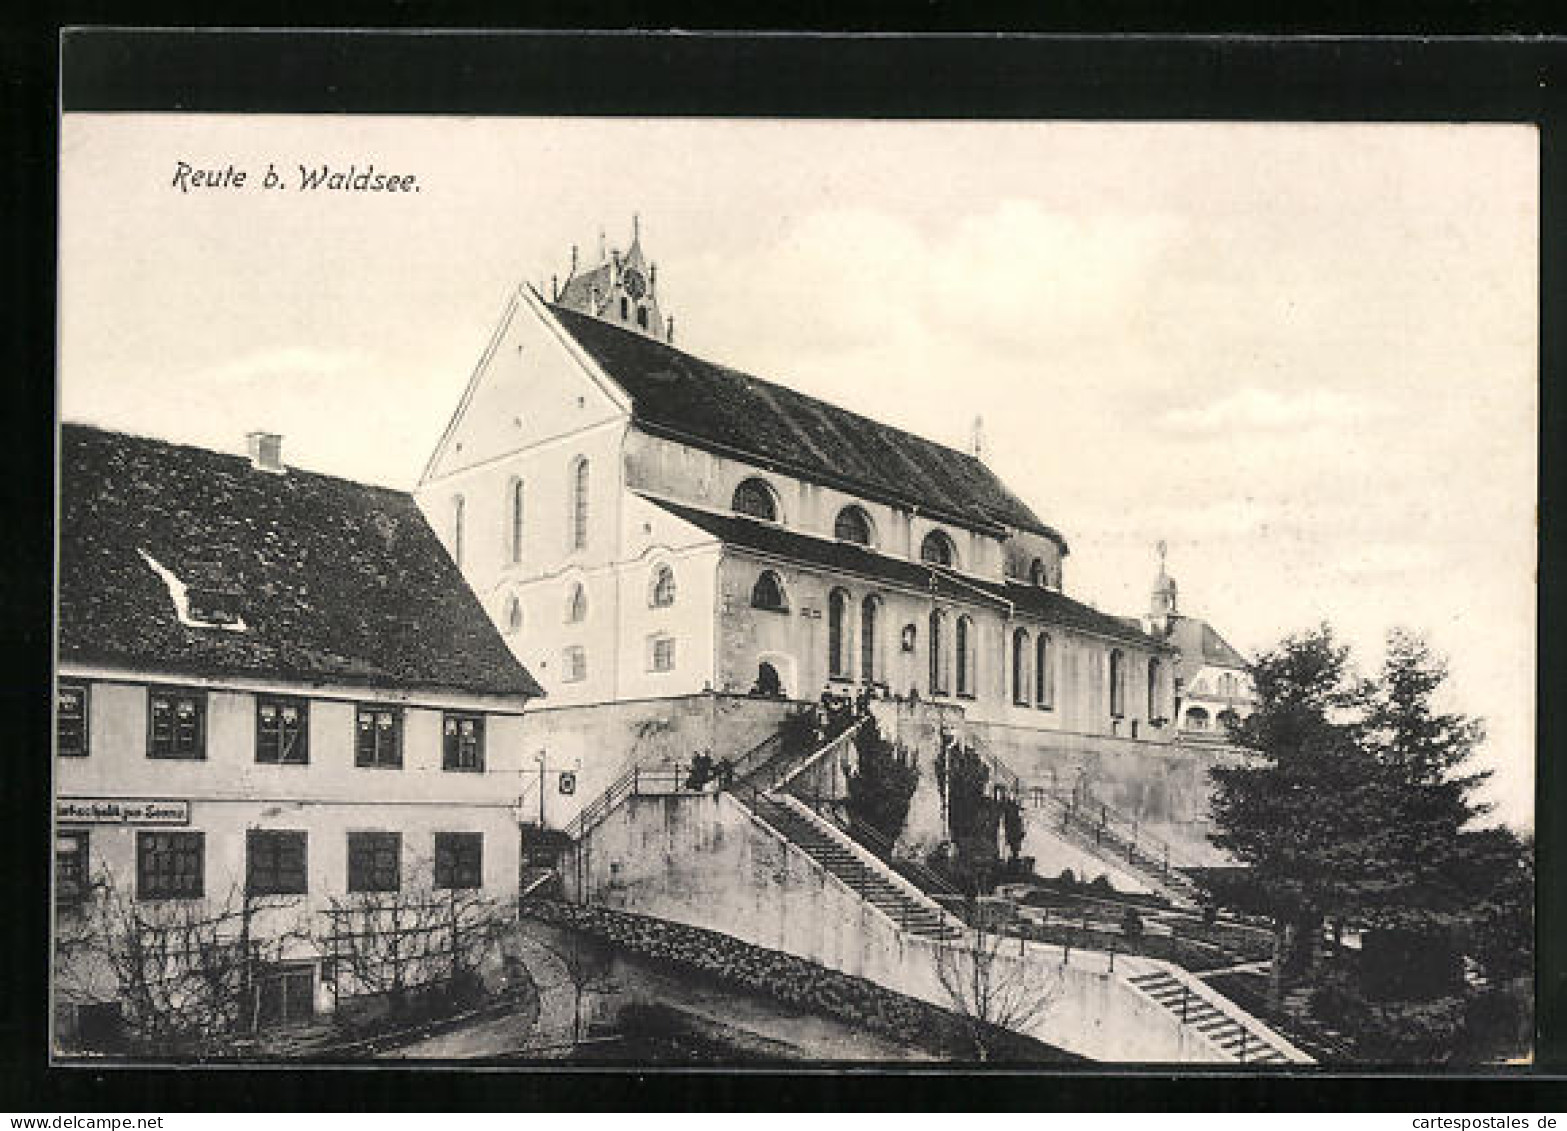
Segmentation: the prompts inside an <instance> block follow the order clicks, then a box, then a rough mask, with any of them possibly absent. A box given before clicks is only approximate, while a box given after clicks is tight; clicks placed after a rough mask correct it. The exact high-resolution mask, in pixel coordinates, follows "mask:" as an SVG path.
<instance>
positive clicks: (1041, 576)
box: [1028, 558, 1050, 585]
mask: <svg viewBox="0 0 1567 1131" xmlns="http://www.w3.org/2000/svg"><path fill="white" fill-rule="evenodd" d="M1028 580H1029V584H1031V585H1046V584H1048V583H1049V581H1050V574H1049V572H1048V571H1046V569H1045V563H1044V562H1042V561H1040V560H1039V559H1038V558H1035V559H1034V564H1033V565H1031V566H1029V567H1028Z"/></svg>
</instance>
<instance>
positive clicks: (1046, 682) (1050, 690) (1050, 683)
mask: <svg viewBox="0 0 1567 1131" xmlns="http://www.w3.org/2000/svg"><path fill="white" fill-rule="evenodd" d="M1054 652H1055V649H1054V648H1053V647H1052V642H1051V639H1050V634H1049V633H1048V632H1041V633H1040V634H1039V638H1038V639H1037V640H1035V641H1034V705H1035V706H1038V707H1043V708H1044V709H1045V710H1047V711H1048V710H1053V709H1054V708H1055V705H1056V665H1055V655H1054Z"/></svg>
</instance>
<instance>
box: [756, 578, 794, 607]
mask: <svg viewBox="0 0 1567 1131" xmlns="http://www.w3.org/2000/svg"><path fill="white" fill-rule="evenodd" d="M751 607H752V608H753V609H767V610H769V611H770V612H778V613H782V612H788V611H789V605H788V602H786V601H785V600H784V591H783V582H782V581H780V580H779V579H778V575H777V574H776V573H774V572H773V571H772V570H770V569H764V570H763V571H762V572H761V573H760V574H759V575H758V576H757V578H756V584H755V585H753V586H751Z"/></svg>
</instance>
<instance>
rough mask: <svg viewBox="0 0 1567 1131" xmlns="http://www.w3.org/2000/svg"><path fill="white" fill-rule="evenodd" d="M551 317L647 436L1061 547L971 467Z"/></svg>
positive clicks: (767, 387) (953, 453)
mask: <svg viewBox="0 0 1567 1131" xmlns="http://www.w3.org/2000/svg"><path fill="white" fill-rule="evenodd" d="M550 309H551V310H552V311H553V312H554V314H555V316H556V317H557V318H558V319H559V320H560V322H561V325H563V326H564V327H565V328H566V330H567V331H568V332H569V333H570V334H571V335H572V336H573V337H574V338H576V340H577V342H578V343H579V344H580V345H581V346H582V348H583V349H585V350H587V352H588V353H589V354H590V355H591V356H592V358H593V360H594V361H596V362H598V364H599V365H600V366H601V367H602V368H603V369H604V371H605V372H606V373H608V374H609V376H610V377H611V378H613V379H614V380H615V381H616V382H617V383H619V384H620V386H621V387H622V388H624V389H625V390H626V392H627V393H628V394H630V396H631V399H632V401H633V402H634V404H635V415H636V420H637V423H638V424H639V425H641V426H642V427H644V428H645V429H647V430H648V431H650V432H655V433H658V434H661V435H667V436H671V437H674V438H678V439H683V440H687V441H689V442H691V443H693V444H696V445H697V446H704V445H707V446H716V447H719V448H721V449H725V450H729V451H734V452H738V453H741V454H743V455H745V456H748V457H750V458H752V459H754V460H755V461H756V462H758V463H762V464H770V465H773V466H776V467H779V468H782V469H785V470H788V471H791V472H793V473H795V474H798V475H799V476H801V477H802V478H805V479H810V480H813V481H816V482H820V483H825V484H829V485H840V486H842V487H844V488H846V489H847V490H850V491H851V492H853V493H855V494H860V495H864V496H866V497H869V498H877V499H883V500H887V501H892V502H897V503H901V504H904V505H908V506H918V507H920V509H921V510H922V511H923V512H924V513H927V514H930V515H933V516H937V517H940V518H943V519H945V520H947V521H950V522H958V523H965V524H967V525H970V526H979V527H996V526H1012V527H1016V528H1017V529H1020V530H1027V531H1031V532H1033V533H1036V534H1043V535H1046V536H1048V537H1051V538H1054V539H1057V540H1058V541H1061V542H1062V544H1063V546H1064V545H1065V541H1064V540H1063V539H1062V538H1061V535H1060V534H1059V533H1057V532H1056V531H1055V530H1052V529H1051V528H1050V527H1048V526H1046V525H1045V524H1044V523H1043V522H1041V521H1040V520H1039V518H1038V517H1037V516H1036V515H1035V514H1034V512H1033V511H1031V510H1029V509H1028V507H1027V506H1026V505H1025V504H1024V503H1023V501H1022V500H1021V499H1019V498H1018V497H1017V496H1016V495H1014V494H1013V493H1012V492H1011V491H1009V490H1008V489H1007V487H1006V484H1004V483H1002V482H1001V480H1000V479H998V478H997V477H996V475H995V473H994V472H992V471H991V470H990V469H989V468H988V467H986V466H985V465H984V463H983V462H981V461H980V460H978V459H976V458H975V457H974V456H971V455H969V454H967V453H965V452H960V451H957V450H956V449H953V448H949V447H946V446H945V445H942V444H937V443H935V442H933V441H931V440H927V439H925V438H924V437H921V436H916V435H914V434H913V433H912V432H905V431H903V430H902V429H899V428H893V427H891V426H890V425H886V424H882V423H881V422H879V421H876V420H872V419H870V418H869V417H866V416H861V415H859V414H858V413H854V412H850V411H849V410H848V409H844V408H839V407H838V406H837V405H834V404H829V403H828V402H826V401H823V400H818V399H817V398H815V397H809V396H806V395H805V394H804V393H799V392H796V391H794V390H793V389H790V388H787V387H785V386H783V385H777V384H774V383H773V382H771V381H764V380H762V379H760V378H757V377H752V376H751V375H750V374H748V373H742V372H740V371H739V370H737V369H730V368H728V367H726V366H722V365H717V364H715V363H713V362H710V361H703V360H702V359H701V358H696V357H692V356H691V355H690V354H687V353H682V352H681V351H680V350H677V349H675V348H674V347H673V346H670V345H666V344H665V343H663V342H659V341H655V340H654V339H652V338H648V337H646V336H644V335H642V334H636V333H633V332H631V331H629V330H626V329H622V328H621V327H619V326H614V325H611V324H610V323H608V322H604V321H601V320H600V319H597V318H591V317H589V316H588V315H585V314H581V313H579V312H577V311H575V310H568V309H566V308H565V307H563V306H560V305H558V304H557V305H552V306H551V307H550Z"/></svg>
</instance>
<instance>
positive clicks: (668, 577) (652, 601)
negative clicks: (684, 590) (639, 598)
mask: <svg viewBox="0 0 1567 1131" xmlns="http://www.w3.org/2000/svg"><path fill="white" fill-rule="evenodd" d="M674 603H675V571H674V570H672V569H670V568H669V567H668V566H667V565H661V566H659V567H657V568H656V569H654V570H653V584H652V585H651V586H649V591H648V604H649V605H651V606H652V607H653V608H655V609H667V608H668V607H669V606H670V605H673V604H674Z"/></svg>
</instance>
